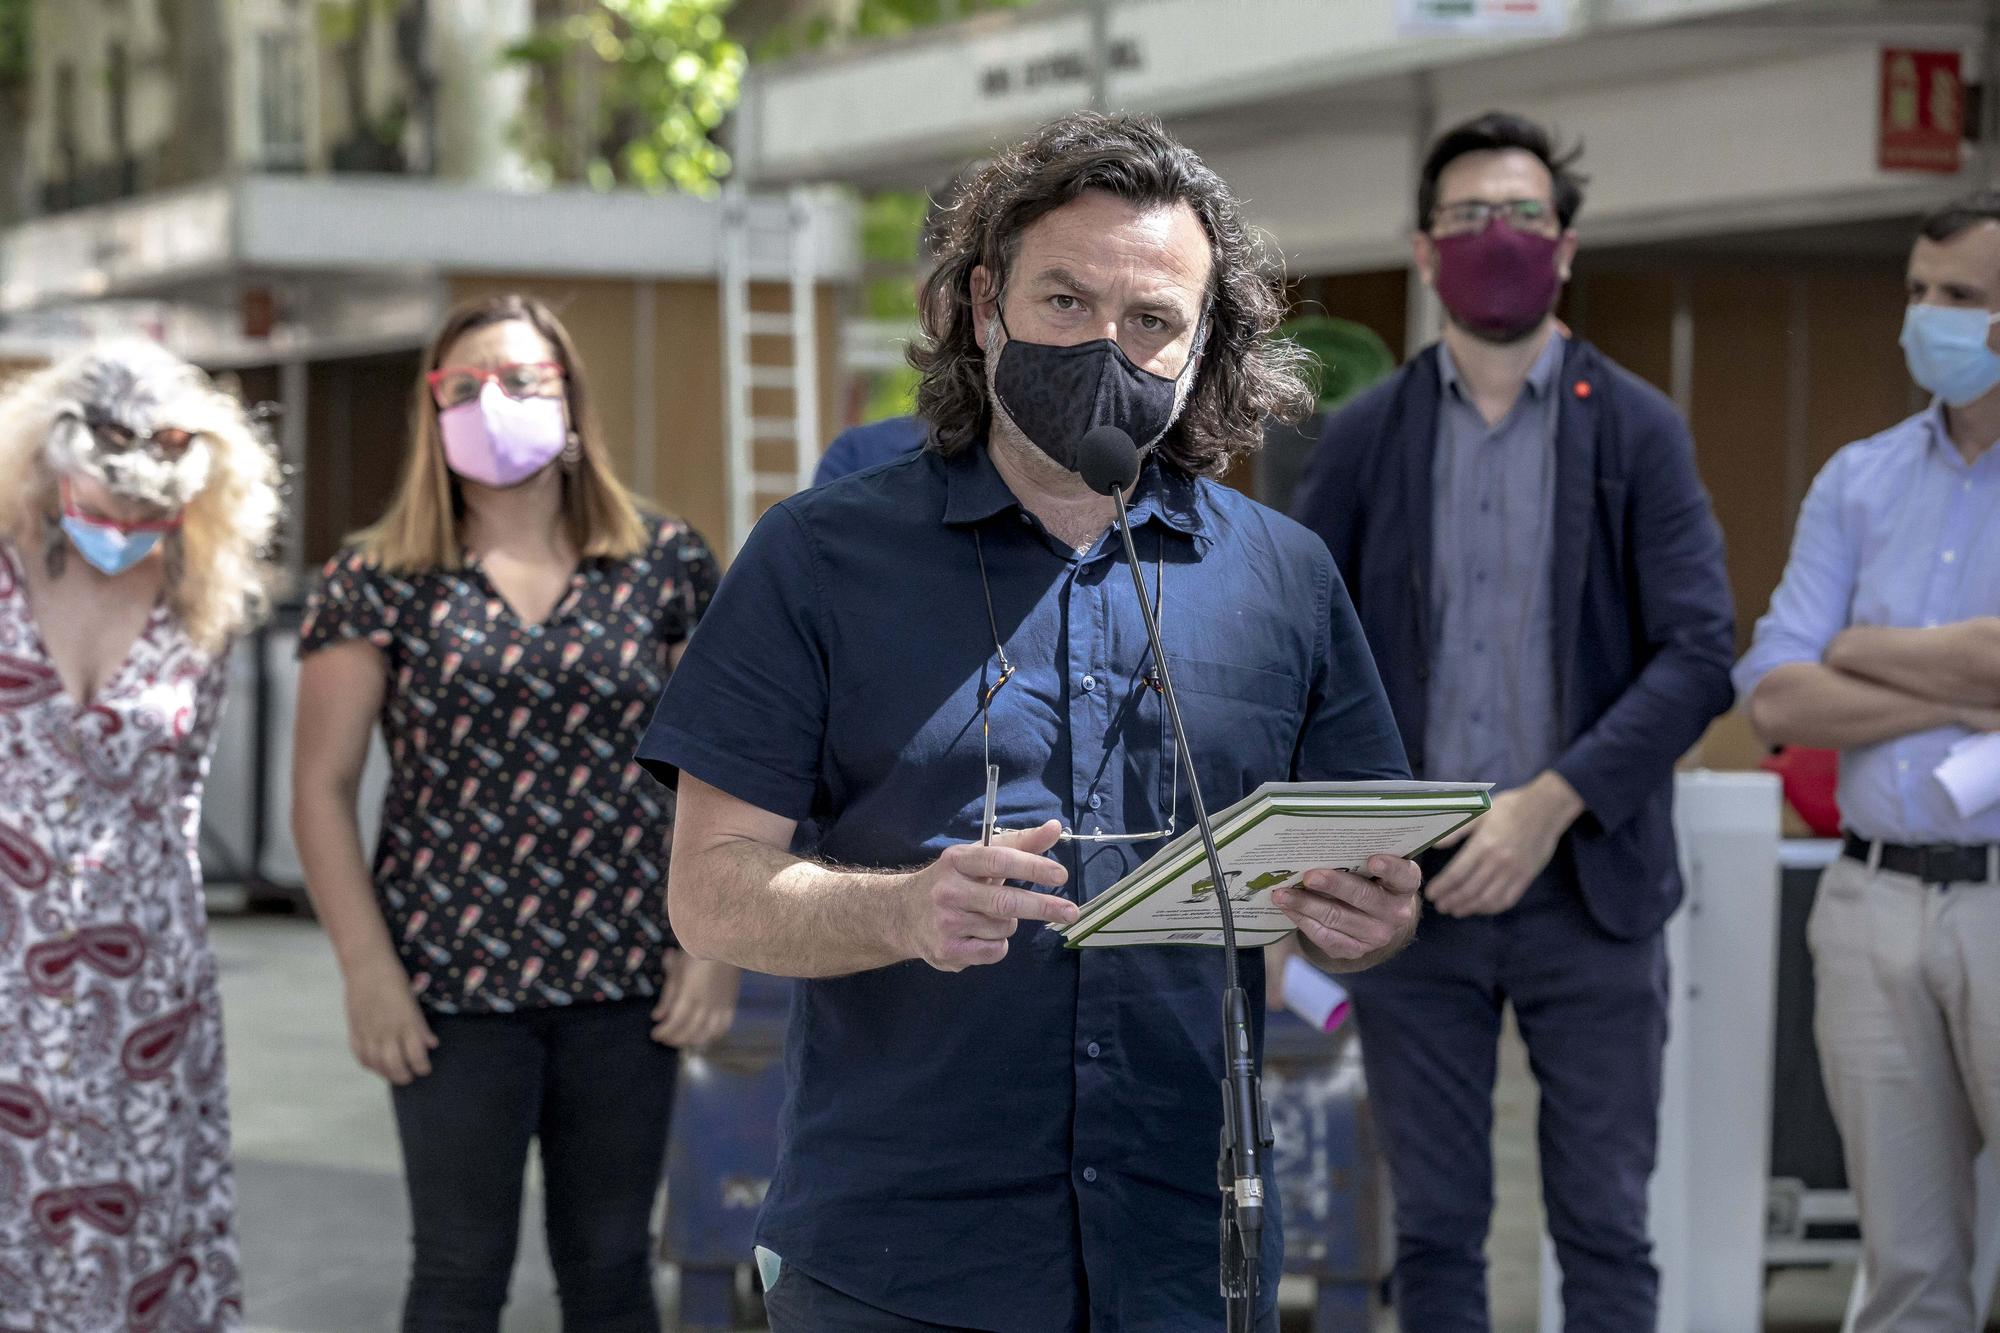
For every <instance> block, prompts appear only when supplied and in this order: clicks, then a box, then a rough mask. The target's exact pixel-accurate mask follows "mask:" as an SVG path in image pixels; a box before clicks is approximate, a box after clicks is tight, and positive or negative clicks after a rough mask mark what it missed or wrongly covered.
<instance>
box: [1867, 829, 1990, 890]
mask: <svg viewBox="0 0 2000 1333" xmlns="http://www.w3.org/2000/svg"><path fill="white" fill-rule="evenodd" d="M1877 847H1880V848H1881V849H1882V855H1881V858H1880V859H1879V860H1878V861H1876V863H1875V864H1876V865H1877V866H1879V867H1880V868H1881V869H1883V870H1887V871H1889V872H1890V873H1891V874H1896V875H1909V876H1911V877H1912V878H1914V879H1920V880H1922V881H1923V882H1924V883H1926V884H1967V883H1983V882H1985V880H1986V878H1987V877H1988V876H1989V875H1990V874H1991V873H1992V870H1993V857H1992V855H1991V849H1990V848H1989V847H1986V846H1978V847H1961V846H1958V845H1956V844H1953V843H1934V844H1931V845H1929V846H1924V847H1909V846H1905V845H1903V844H1902V843H1896V842H1884V843H1874V842H1870V841H1869V840H1868V839H1866V838H1863V837H1861V836H1859V835H1857V834H1853V833H1850V834H1848V835H1847V836H1846V837H1845V839H1843V841H1842V844H1841V851H1842V853H1843V854H1844V855H1846V856H1848V857H1850V858H1852V859H1853V860H1856V861H1860V862H1862V863H1863V864H1866V863H1867V861H1868V858H1869V856H1870V855H1871V854H1872V853H1873V852H1874V851H1875V849H1876V848H1877Z"/></svg>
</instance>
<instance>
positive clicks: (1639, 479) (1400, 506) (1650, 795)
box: [1293, 340, 1735, 939]
mask: <svg viewBox="0 0 2000 1333" xmlns="http://www.w3.org/2000/svg"><path fill="white" fill-rule="evenodd" d="M1442 383H1443V381H1442V379H1441V377H1440V374H1439V370H1438V353H1437V349H1436V348H1435V347H1432V348H1428V349H1426V350H1425V351H1424V352H1422V353H1420V354H1419V355H1418V356H1416V357H1415V358H1413V359H1412V360H1411V361H1410V362H1409V363H1408V364H1407V365H1405V366H1404V367H1403V368H1402V369H1401V370H1399V371H1397V372H1396V374H1395V375H1394V376H1392V377H1391V378H1390V379H1388V380H1387V381H1385V382H1384V383H1382V384H1378V385H1376V386H1375V387H1374V388H1372V389H1370V390H1369V391H1368V392H1367V393H1365V394H1363V395H1362V396H1361V397H1359V398H1357V399H1356V400H1355V401H1354V402H1352V403H1350V404H1349V405H1348V406H1347V407H1346V408H1344V409H1342V410H1341V411H1340V412H1339V413H1338V414H1337V415H1336V416H1335V417H1334V418H1333V419H1332V420H1331V421H1329V422H1328V423H1327V426H1326V430H1325V431H1324V432H1323V433H1322V435H1321V436H1320V442H1319V447H1318V449H1317V450H1316V451H1315V453H1314V455H1313V459H1312V462H1311V464H1310V465H1309V466H1308V468H1307V470H1306V476H1305V480H1304V481H1303V482H1302V483H1301V484H1300V487H1299V492H1298V496H1297V499H1296V500H1295V502H1294V504H1293V517H1295V518H1297V519H1298V520H1299V521H1300V522H1301V523H1304V524H1305V525H1306V526H1307V527H1309V528H1311V529H1313V531H1315V532H1317V533H1319V535H1320V536H1321V537H1322V538H1324V539H1325V540H1326V544H1327V546H1328V547H1330V548H1331V549H1332V551H1333V559H1334V563H1335V564H1336V565H1338V566H1339V568H1340V572H1341V576H1342V577H1343V578H1344V579H1346V581H1347V590H1348V593H1349V595H1350V596H1351V597H1352V598H1353V600H1354V609H1355V610H1356V611H1357V612H1358V613H1359V614H1360V616H1361V624H1362V628H1363V629H1364V630H1365V631H1366V633H1367V635H1368V643H1369V646H1370V647H1371V648H1372V649H1373V650H1374V653H1375V661H1376V664H1377V665H1378V666H1379V667H1380V669H1381V673H1382V683H1383V685H1384V686H1385V687H1386V689H1387V691H1388V694H1389V702H1390V706H1391V708H1392V709H1393V710H1394V712H1395V715H1396V722H1397V725H1398V726H1399V727H1401V729H1402V733H1403V745H1404V748H1405V749H1406V750H1407V751H1408V752H1409V756H1410V762H1411V763H1412V764H1413V765H1416V766H1418V767H1419V768H1420V767H1421V765H1422V763H1423V756H1424V728H1425V725H1426V717H1425V713H1426V708H1427V705H1428V695H1429V689H1428V687H1429V678H1430V661H1431V643H1430V635H1431V628H1432V627H1431V625H1430V624H1429V620H1430V579H1431V527H1432V523H1431V515H1432V508H1433V506H1432V494H1431V492H1432V487H1431V460H1432V456H1433V454H1434V453H1435V452H1436V443H1437V424H1438V399H1439V396H1440V394H1441V393H1442V392H1443V388H1442ZM1558 390H1559V392H1560V393H1561V395H1562V400H1561V406H1560V409H1559V411H1558V414H1557V425H1556V493H1555V548H1554V549H1555V556H1554V559H1553V560H1552V561H1551V576H1552V577H1553V579H1554V581H1555V588H1554V602H1553V607H1554V631H1555V633H1554V648H1555V671H1556V679H1557V699H1558V705H1557V707H1558V711H1559V716H1560V719H1561V724H1562V733H1563V735H1562V750H1561V753H1560V755H1559V757H1558V758H1557V760H1556V762H1555V764H1554V768H1555V770H1556V771H1557V772H1558V773H1560V774H1562V776H1563V777H1564V778H1566V779H1567V780H1568V781H1569V783H1570V785H1571V786H1573V787H1575V788H1576V790H1577V793H1578V794H1579V795H1581V796H1582V797H1583V800H1584V803H1585V804H1586V806H1587V807H1588V809H1587V811H1586V813H1585V814H1584V815H1583V816H1582V817H1581V818H1579V819H1578V821H1577V822H1576V824H1575V825H1573V826H1572V828H1571V829H1570V832H1569V834H1568V835H1567V836H1566V837H1565V838H1564V839H1563V843H1562V846H1561V848H1559V849H1558V851H1557V853H1556V858H1555V861H1554V863H1553V865H1552V867H1551V868H1552V869H1553V870H1554V871H1555V873H1557V874H1558V875H1561V876H1563V877H1565V878H1566V879H1568V880H1569V881H1570V882H1572V883H1574V884H1575V885H1576V886H1577V888H1578V889H1579V890H1580V891H1581V892H1582V894H1583V897H1584V901H1585V902H1586V903H1587V904H1588V905H1589V909H1590V913H1591V916H1592V918H1593V919H1595V920H1596V922H1597V924H1598V925H1599V926H1601V927H1602V928H1603V929H1604V930H1606V931H1608V932H1609V933H1610V934H1612V935H1613V936H1616V937H1618V938H1620V939H1638V938H1640V937H1641V936H1644V935H1647V934H1649V933H1651V932H1653V931H1655V930H1658V929H1659V928H1660V927H1661V926H1663V925H1664V924H1665V923H1666V920H1667V918H1668V917H1669V916H1671V915H1672V914H1673V911H1674V908H1675V907H1677V906H1678V905H1679V904H1680V898H1681V883H1680V873H1679V866H1678V861H1677V858H1676V855H1675V844H1674V829H1673V769H1674V763H1675V761H1676V760H1678V759H1679V758H1680V756H1681V755H1682V754H1684V753H1686V751H1687V750H1688V748H1689V747H1691V746H1692V745H1693V744H1694V743H1695V742H1696V741H1697V740H1699V739H1700V737H1701V734H1702V732H1703V731H1704V730H1705V729H1706V728H1707V726H1708V724H1709V722H1710V721H1711V720H1713V719H1714V718H1715V717H1716V716H1717V715H1718V714H1720V713H1722V712H1724V711H1725V710H1727V709H1728V707H1729V705H1730V703H1731V701H1732V699H1733V697H1734V696H1733V691H1732V689H1731V687H1730V684H1729V667H1730V662H1731V659H1732V656H1733V653H1734V648H1735V609H1734V606H1733V604H1732V602H1731V598H1730V593H1729V578H1728V574H1727V573H1726V571H1725V569H1724V566H1723V559H1722V531H1721V529H1720V528H1719V527H1718V526H1717V524H1716V521H1715V514H1714V511H1713V510H1712V509H1711V508H1710V507H1709V501H1708V492H1707V491H1706V490H1704V489H1703V487H1702V484H1701V479H1700V477H1699V476H1698V475H1697V474H1696V472H1695V466H1694V443H1693V441H1692V440H1691V439H1690V438H1689V436H1688V431H1687V427H1686V425H1685V424H1684V423H1683V422H1682V421H1681V418H1680V415H1679V413H1677V412H1675V411H1674V408H1673V405H1672V404H1671V403H1670V402H1668V400H1667V398H1666V397H1665V395H1663V394H1661V393H1660V392H1659V391H1658V390H1656V389H1654V388H1653V387H1652V386H1651V385H1649V384H1646V383H1645V382H1644V381H1642V380H1640V379H1639V378H1638V377H1637V376H1635V375H1633V374H1632V373H1631V372H1629V371H1627V370H1625V369H1624V368H1622V367H1620V366H1618V365H1617V364H1615V363H1614V362H1612V361H1611V360H1610V359H1609V358H1608V357H1606V356H1604V355H1603V354H1602V353H1601V352H1599V351H1598V350H1597V349H1596V348H1594V347H1592V346H1590V345H1589V344H1588V343H1585V342H1583V341H1581V340H1572V341H1571V342H1570V344H1569V347H1568V350H1567V352H1566V354H1565V355H1564V358H1563V368H1562V377H1561V379H1560V380H1559V381H1558ZM1430 776H1432V777H1435V778H1438V779H1440V780H1447V779H1453V778H1457V777H1460V776H1461V775H1460V774H1455V773H1437V774H1432V775H1430Z"/></svg>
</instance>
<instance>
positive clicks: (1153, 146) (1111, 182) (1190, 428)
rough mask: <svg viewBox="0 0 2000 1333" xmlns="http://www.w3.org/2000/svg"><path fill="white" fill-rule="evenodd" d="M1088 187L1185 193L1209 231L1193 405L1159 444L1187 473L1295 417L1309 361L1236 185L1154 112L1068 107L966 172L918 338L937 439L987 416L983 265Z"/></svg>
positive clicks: (1131, 195)
mask: <svg viewBox="0 0 2000 1333" xmlns="http://www.w3.org/2000/svg"><path fill="white" fill-rule="evenodd" d="M1086 190H1102V191H1104V192H1105V193H1107V194H1111V195H1115V196H1116V197H1118V198H1120V199H1123V200H1125V201H1126V202H1128V203H1130V204H1133V205H1135V206H1137V207H1140V208H1156V207H1172V206H1173V205H1175V204H1182V203H1184V204H1186V205H1187V206H1188V207H1189V208H1190V209H1192V210H1193V211H1194V215H1195V216H1196V217H1197V218H1198V219H1200V221H1201V225H1202V230H1203V231H1205V232H1206V233H1207V234H1208V242H1209V250H1210V255H1211V258H1212V259H1213V263H1212V265H1211V268H1210V273H1209V290H1208V311H1207V317H1206V322H1207V341H1206V345H1205V347H1204V348H1203V351H1202V358H1201V364H1200V365H1199V367H1198V368H1197V370H1196V372H1195V381H1194V385H1193V387H1192V389H1191V390H1190V391H1189V393H1188V399H1187V408H1186V410H1185V411H1184V412H1183V413H1182V414H1181V417H1180V419H1179V420H1178V421H1176V422H1175V423H1174V425H1173V428H1172V429H1171V430H1169V431H1168V432H1167V433H1166V436H1165V437H1164V438H1163V439H1162V440H1161V441H1160V445H1159V448H1160V453H1161V455H1162V456H1163V457H1164V458H1165V459H1166V460H1168V461H1169V462H1171V463H1173V464H1175V465H1177V466H1179V467H1181V468H1183V469H1185V470H1186V471H1188V472H1190V473H1194V474H1198V475H1206V476H1219V475H1221V474H1222V473H1223V472H1224V471H1226V470H1227V469H1228V467H1229V465H1230V463H1231V462H1233V461H1234V460H1236V459H1238V458H1242V457H1244V456H1246V455H1248V454H1249V453H1250V452H1251V451H1253V450H1254V449H1256V448H1257V447H1258V445H1260V444H1261V443H1262V442H1263V438H1264V436H1263V432H1264V423H1265V422H1266V421H1267V420H1269V419H1272V418H1276V419H1278V420H1282V421H1293V420H1297V419H1298V418H1299V417H1301V416H1303V415H1304V414H1305V412H1307V411H1308V410H1310V408H1311V406H1312V394H1311V391H1310V389H1308V388H1307V386H1306V381H1305V379H1304V378H1303V377H1302V376H1301V374H1300V368H1301V365H1302V364H1303V362H1304V361H1305V359H1306V356H1307V353H1305V352H1304V351H1302V350H1300V349H1299V348H1298V347H1297V346H1296V345H1295V344H1293V343H1291V342H1289V341H1286V340H1283V339H1278V338H1274V337H1272V333H1273V331H1274V330H1275V329H1276V328H1277V327H1278V321H1279V320H1280V319H1281V318H1282V317H1283V315H1284V304H1283V302H1282V300H1281V299H1280V296H1279V287H1278V284H1277V283H1276V282H1275V281H1273V279H1272V278H1271V276H1270V275H1269V274H1268V273H1267V272H1266V270H1265V268H1264V266H1263V264H1262V262H1261V261H1262V259H1263V254H1262V249H1261V246H1260V245H1259V244H1258V243H1257V241H1256V240H1255V239H1254V238H1253V237H1252V235H1251V233H1250V231H1249V229H1248V228H1247V227H1246V226H1245V225H1244V223H1243V218H1242V214H1241V212H1240V210H1239V209H1238V207H1237V203H1236V198H1235V196H1234V195H1232V194H1231V193H1230V192H1229V187H1228V186H1227V185H1224V184H1223V183H1222V178H1221V177H1219V176H1217V175H1216V174H1215V173H1214V172H1213V171H1210V170H1209V169H1208V167H1207V166H1206V165H1205V164H1204V163H1203V162H1202V160H1201V159H1200V158H1198V157H1196V156H1195V155H1194V154H1193V153H1192V152H1190V151H1189V150H1188V149H1186V148H1184V147H1182V146H1181V145H1180V144H1179V143H1177V142H1175V141H1174V139H1173V138H1172V137H1170V136H1169V135H1168V134H1167V132H1166V131H1165V130H1164V129H1163V128H1161V126H1160V123H1159V121H1157V120H1155V119H1154V118H1152V117H1151V116H1126V115H1103V114H1100V113H1098V112H1092V111H1079V112H1076V113H1074V114H1071V115H1067V116H1064V117H1063V118H1062V119H1060V120H1056V121H1052V122H1050V123H1049V124H1047V125H1045V126H1043V127H1042V128H1041V129H1040V130H1039V131H1037V132H1036V133H1035V134H1034V135H1033V137H1031V138H1029V139H1028V140H1026V141H1025V142H1023V143H1021V144H1019V145H1017V146H1015V147H1013V148H1010V149H1008V150H1006V151H1005V152H1003V153H1001V154H999V155H998V156H997V157H995V158H993V159H992V160H991V161H990V162H988V163H986V164H985V165H984V166H983V167H981V168H980V169H979V170H978V172H977V173H976V174H975V175H973V176H972V177H971V178H970V179H969V180H968V181H967V182H966V184H965V186H964V189H963V190H962V192H961V193H960V194H959V196H958V199H957V202H956V205H955V206H954V207H953V209H952V211H951V218H950V224H949V228H948V230H947V231H946V232H945V234H944V236H943V238H942V244H941V245H940V247H939V251H938V256H937V267H936V268H935V269H933V270H932V272H931V275H930V278H929V279H928V281H926V282H925V284H924V294H923V300H922V302H921V306H920V308H921V309H922V310H923V312H924V320H923V324H924V337H923V339H922V340H921V341H919V342H918V343H917V344H916V345H915V346H914V347H912V348H911V349H910V364H911V365H913V366H915V367H916V369H917V370H918V371H919V372H920V373H921V374H922V376H923V381H922V383H921V384H920V385H919V386H918V388H917V414H918V415H919V416H921V417H922V418H923V419H924V420H925V421H927V422H929V423H930V424H931V435H930V446H929V447H931V448H933V449H936V450H938V451H939V452H940V453H943V454H947V455H949V454H954V453H957V452H958V451H959V450H961V449H964V448H966V447H967V446H968V445H971V444H973V443H975V442H976V441H978V440H980V439H981V438H983V437H984V436H985V434H986V431H987V427H988V425H989V422H990V420H991V413H992V408H991V405H990V404H989V402H988V401H987V391H986V362H985V356H984V354H983V353H982V352H981V351H980V349H979V344H978V342H977V340H976V339H975V337H974V332H975V328H976V324H977V319H978V316H977V312H976V310H975V307H974V304H973V293H972V271H973V269H975V268H977V267H979V266H981V265H984V266H985V268H986V269H987V271H988V272H989V273H990V274H992V275H993V277H994V279H995V280H996V281H997V283H998V285H999V288H1000V289H1001V290H1004V289H1005V287H1006V285H1007V277H1008V270H1009V267H1010V266H1011V265H1012V264H1013V262H1014V260H1015V258H1016V256H1017V255H1018V253H1019V250H1020V244H1021V235H1022V233H1023V232H1025V231H1027V229H1028V228H1029V227H1030V226H1032V225H1033V224H1034V223H1035V222H1036V220H1038V219H1040V218H1042V217H1044V216H1046V215H1047V214H1049V213H1052V212H1054V211H1055V210H1056V209H1058V208H1061V207H1062V206H1063V205H1065V204H1067V203H1070V202H1072V201H1074V200H1075V199H1076V198H1077V197H1078V196H1080V195H1081V194H1083V192H1084V191H1086Z"/></svg>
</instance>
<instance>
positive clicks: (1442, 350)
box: [1437, 333, 1569, 399]
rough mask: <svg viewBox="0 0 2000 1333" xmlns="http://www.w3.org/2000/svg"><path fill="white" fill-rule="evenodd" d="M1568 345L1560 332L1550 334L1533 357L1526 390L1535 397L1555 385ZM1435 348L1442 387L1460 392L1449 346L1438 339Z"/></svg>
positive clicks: (1540, 396)
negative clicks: (1537, 354) (1442, 379)
mask: <svg viewBox="0 0 2000 1333" xmlns="http://www.w3.org/2000/svg"><path fill="white" fill-rule="evenodd" d="M1568 346H1569V340H1568V339H1566V338H1564V337H1563V336H1562V334H1560V333H1554V334H1550V335H1549V341H1548V345H1547V346H1546V347H1544V348H1542V352H1541V355H1540V356H1537V357H1536V358H1535V364H1534V365H1532V366H1530V367H1528V392H1529V393H1530V394H1532V395H1533V396H1534V397H1535V398H1537V399H1543V398H1547V397H1548V394H1549V390H1550V389H1551V388H1552V387H1553V386H1554V385H1555V382H1556V377H1557V376H1558V375H1559V374H1561V373H1562V363H1563V353H1564V351H1565V349H1567V348H1568ZM1437 349H1438V373H1439V374H1440V375H1441V376H1443V378H1444V387H1445V388H1446V390H1448V391H1451V392H1455V393H1461V394H1462V393H1463V392H1464V391H1463V390H1462V389H1461V388H1460V387H1459V386H1460V385H1461V383H1462V382H1463V381H1462V378H1461V376H1460V375H1459V371H1458V362H1456V361H1454V360H1452V356H1451V348H1450V346H1449V345H1447V344H1446V343H1445V342H1444V340H1443V339H1439V340H1438V345H1437Z"/></svg>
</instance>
